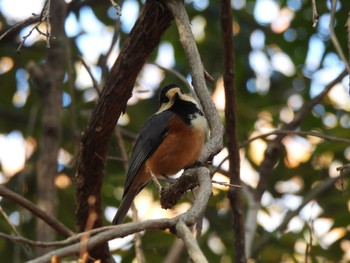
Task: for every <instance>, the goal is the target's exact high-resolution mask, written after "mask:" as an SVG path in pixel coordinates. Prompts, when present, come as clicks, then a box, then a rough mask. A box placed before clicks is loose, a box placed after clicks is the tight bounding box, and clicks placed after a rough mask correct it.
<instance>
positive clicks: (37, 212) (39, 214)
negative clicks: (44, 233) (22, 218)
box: [0, 185, 74, 237]
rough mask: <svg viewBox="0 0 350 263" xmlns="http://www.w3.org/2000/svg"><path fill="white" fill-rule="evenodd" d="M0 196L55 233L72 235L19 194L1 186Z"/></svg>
mask: <svg viewBox="0 0 350 263" xmlns="http://www.w3.org/2000/svg"><path fill="white" fill-rule="evenodd" d="M0 196H2V197H4V198H7V199H9V200H11V201H13V202H15V203H17V204H19V205H20V206H22V207H24V208H25V209H27V210H28V211H30V212H32V213H33V214H34V215H35V216H36V217H38V218H40V219H41V220H43V221H44V222H45V223H46V224H48V225H49V226H51V227H52V228H53V229H54V230H55V231H56V232H57V233H60V234H61V235H62V236H64V237H69V236H71V235H73V234H74V233H73V232H72V231H71V230H70V229H68V228H67V227H65V226H64V225H63V224H62V223H60V222H59V221H57V220H56V218H54V217H52V216H51V215H48V214H47V213H46V212H44V211H43V210H41V209H40V208H38V207H37V206H36V205H34V204H33V203H32V202H30V201H28V200H27V199H25V198H24V197H22V196H20V195H19V194H16V193H15V192H12V191H11V190H9V189H7V188H6V187H4V186H2V185H0Z"/></svg>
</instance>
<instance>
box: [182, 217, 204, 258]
mask: <svg viewBox="0 0 350 263" xmlns="http://www.w3.org/2000/svg"><path fill="white" fill-rule="evenodd" d="M176 233H177V235H178V236H179V238H181V239H182V240H183V241H184V243H185V246H186V247H187V252H188V254H189V255H190V258H191V259H192V261H193V262H195V263H205V262H208V260H207V259H206V258H205V256H204V254H203V252H202V251H201V249H200V247H199V246H198V243H197V241H196V239H195V238H194V237H193V235H192V233H191V231H190V230H189V229H188V227H187V226H186V224H185V223H184V222H183V221H182V220H181V219H180V220H179V222H177V224H176Z"/></svg>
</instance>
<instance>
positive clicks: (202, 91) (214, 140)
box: [165, 0, 224, 162]
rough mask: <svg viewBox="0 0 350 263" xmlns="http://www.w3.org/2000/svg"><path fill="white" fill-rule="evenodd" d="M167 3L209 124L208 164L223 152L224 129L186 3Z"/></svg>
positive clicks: (177, 0) (176, 0)
mask: <svg viewBox="0 0 350 263" xmlns="http://www.w3.org/2000/svg"><path fill="white" fill-rule="evenodd" d="M165 2H166V5H167V7H168V8H169V10H170V11H171V13H172V15H173V17H174V20H175V23H176V26H177V29H178V32H179V38H180V42H181V45H182V47H183V49H184V52H185V55H186V59H187V61H188V64H189V67H190V73H191V76H192V83H193V86H194V89H195V91H196V94H197V97H198V99H199V101H200V103H201V105H202V107H203V110H204V114H205V116H206V118H207V120H208V122H209V126H210V130H211V137H210V140H209V142H208V143H207V144H206V145H205V147H204V150H203V152H202V156H201V158H200V161H201V162H206V161H208V160H209V159H211V158H212V157H214V156H215V155H216V154H217V153H218V152H219V151H221V149H222V147H223V134H224V127H223V125H222V123H221V120H220V116H219V114H218V112H217V111H216V108H215V105H214V103H213V101H212V99H211V97H210V94H209V91H208V88H207V86H206V83H205V78H204V74H205V73H204V72H205V70H204V67H203V64H202V60H201V58H200V55H199V52H198V49H197V45H196V42H195V40H194V37H193V34H192V31H191V27H190V21H189V18H188V15H187V12H186V9H185V7H184V3H183V1H180V0H168V1H165Z"/></svg>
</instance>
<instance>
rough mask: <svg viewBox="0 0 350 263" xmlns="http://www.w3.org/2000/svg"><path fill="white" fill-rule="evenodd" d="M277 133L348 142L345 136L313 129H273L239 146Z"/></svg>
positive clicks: (241, 146)
mask: <svg viewBox="0 0 350 263" xmlns="http://www.w3.org/2000/svg"><path fill="white" fill-rule="evenodd" d="M277 134H286V135H300V136H313V137H318V138H321V139H324V140H327V141H332V142H341V143H348V144H350V139H345V138H339V137H335V136H329V135H325V134H322V133H320V132H314V131H293V130H290V131H288V130H275V131H271V132H268V133H264V134H260V135H257V136H254V137H252V138H250V139H249V140H246V141H244V142H242V143H241V144H240V146H239V147H240V148H244V147H247V146H248V145H249V144H250V143H252V142H253V141H256V140H258V139H264V138H266V137H269V136H271V135H277Z"/></svg>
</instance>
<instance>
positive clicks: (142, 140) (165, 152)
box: [112, 84, 207, 224]
mask: <svg viewBox="0 0 350 263" xmlns="http://www.w3.org/2000/svg"><path fill="white" fill-rule="evenodd" d="M159 101H160V108H159V110H158V111H157V112H156V113H155V114H154V115H152V116H151V117H150V118H149V119H148V120H147V122H146V123H145V124H144V126H143V128H142V129H141V131H140V133H139V136H138V138H137V140H136V143H135V146H134V149H133V151H132V154H131V158H130V162H129V168H128V172H127V176H126V182H125V186H124V195H123V198H122V201H121V204H120V206H119V209H118V211H117V213H116V215H115V217H114V219H113V222H112V223H113V224H121V223H122V222H123V220H124V218H125V216H126V214H127V212H128V210H129V208H130V206H131V203H132V201H133V200H134V198H135V196H136V195H137V194H138V193H139V192H140V191H141V190H142V189H143V188H144V187H145V186H146V185H147V184H148V183H149V182H150V181H151V180H152V175H154V176H156V177H162V176H163V177H167V176H168V175H174V174H176V173H177V172H179V171H180V170H182V169H186V168H188V167H191V166H193V165H194V164H195V163H196V161H197V160H198V158H199V156H200V154H201V152H202V148H203V145H204V140H205V136H206V131H207V122H206V119H205V118H204V115H203V113H202V111H201V110H200V108H199V106H198V103H197V102H196V101H195V100H194V99H193V98H191V97H190V96H188V95H186V94H185V93H184V91H183V90H182V89H181V88H180V87H178V86H177V85H175V84H171V85H169V86H166V87H165V88H163V90H162V91H161V93H160V97H159Z"/></svg>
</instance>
